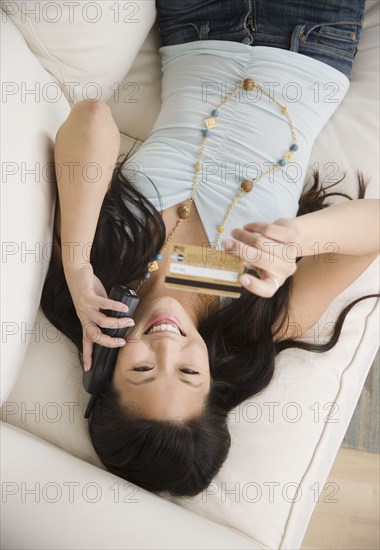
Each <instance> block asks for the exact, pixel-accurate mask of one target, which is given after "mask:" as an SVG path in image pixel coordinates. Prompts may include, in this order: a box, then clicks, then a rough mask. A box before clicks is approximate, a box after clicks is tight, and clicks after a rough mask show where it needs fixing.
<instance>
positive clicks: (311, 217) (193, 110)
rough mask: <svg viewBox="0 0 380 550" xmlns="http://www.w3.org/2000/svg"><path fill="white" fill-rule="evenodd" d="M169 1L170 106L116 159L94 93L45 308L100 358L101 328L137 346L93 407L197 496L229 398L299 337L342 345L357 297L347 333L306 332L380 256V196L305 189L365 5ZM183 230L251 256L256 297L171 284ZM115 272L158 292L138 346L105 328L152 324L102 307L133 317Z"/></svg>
mask: <svg viewBox="0 0 380 550" xmlns="http://www.w3.org/2000/svg"><path fill="white" fill-rule="evenodd" d="M157 10H158V17H159V25H160V31H161V37H162V44H163V47H162V49H161V56H162V68H163V91H162V109H161V112H160V115H159V117H158V119H157V121H156V123H155V125H154V128H153V129H152V131H151V133H150V135H149V137H148V138H147V140H146V141H145V143H144V144H143V145H142V146H141V147H140V149H139V150H138V151H137V152H136V153H135V154H133V155H132V156H130V157H129V158H127V159H124V161H123V162H118V163H117V164H116V166H115V162H116V160H117V157H118V151H119V132H118V129H117V127H116V124H115V123H114V121H113V119H112V116H111V113H110V110H109V108H108V107H107V106H106V105H105V104H103V103H100V102H94V103H93V102H80V103H78V104H76V105H75V106H74V107H73V109H72V111H71V113H70V116H69V117H68V119H67V120H66V121H65V123H64V124H63V125H62V127H61V128H60V129H59V132H58V134H57V139H56V147H55V161H56V163H57V167H59V170H58V169H57V175H58V191H59V204H58V203H57V216H56V224H55V245H56V246H55V249H54V254H53V257H52V261H51V265H50V268H49V272H48V275H47V278H46V283H45V286H44V291H43V296H42V307H43V310H44V313H45V314H46V316H47V318H48V319H49V320H50V321H51V322H52V323H53V324H54V325H55V326H56V327H57V328H59V329H60V330H61V331H62V332H63V333H64V334H65V335H66V336H67V337H68V338H69V339H70V340H71V341H72V342H74V344H75V345H76V346H77V348H78V352H79V358H80V361H81V363H82V365H83V366H84V368H85V369H86V370H88V369H90V368H91V355H92V349H93V345H94V342H97V343H98V344H101V345H103V346H107V347H115V346H120V351H119V352H118V357H117V361H116V365H115V369H114V373H113V377H112V379H111V380H109V382H108V383H106V384H105V385H104V387H103V388H102V391H101V393H100V395H99V397H98V399H97V400H96V402H95V406H94V409H93V412H92V415H91V418H90V420H89V431H90V436H91V439H92V443H93V445H94V448H95V450H96V452H97V454H98V455H99V457H100V459H101V460H102V461H103V463H104V464H105V466H106V467H107V468H108V469H109V470H110V471H112V472H113V473H115V474H117V475H119V476H121V477H123V478H125V479H127V480H129V481H130V482H134V483H136V484H138V485H140V486H141V487H144V488H146V489H148V490H150V491H153V492H160V491H168V492H169V493H170V494H172V495H188V496H192V495H196V494H197V493H199V492H200V491H202V490H203V489H205V488H206V487H207V485H208V484H209V483H210V481H211V480H212V478H213V477H214V476H215V474H216V473H217V472H218V470H219V469H220V467H221V465H222V464H223V462H224V461H225V459H226V457H227V454H228V450H229V446H230V436H229V433H228V429H227V417H228V412H229V411H231V409H233V408H234V407H236V406H237V405H238V404H239V403H241V402H243V401H244V400H246V399H248V398H250V397H252V396H254V395H255V394H257V393H258V392H260V391H262V390H263V389H264V388H266V387H267V385H268V384H269V383H270V380H271V378H272V376H273V372H274V368H275V358H276V355H277V354H278V353H279V352H281V351H282V350H284V349H286V348H289V347H299V348H301V349H305V350H310V351H314V352H315V351H318V352H323V351H327V350H329V349H331V348H332V347H333V346H334V345H335V343H336V341H337V340H338V338H339V334H340V330H341V327H342V324H343V321H344V318H345V315H346V314H347V312H348V310H349V309H350V308H351V307H352V306H353V305H354V304H355V303H356V302H354V303H353V304H350V305H349V306H348V307H347V308H345V310H344V311H343V312H342V313H341V315H340V317H339V319H338V320H337V323H336V326H335V329H334V333H333V335H332V337H331V339H330V341H329V342H328V343H326V344H323V345H317V344H315V345H313V344H306V343H303V342H302V335H303V334H304V333H305V332H306V331H307V330H308V329H309V328H310V327H311V326H312V325H313V324H315V323H316V322H317V321H318V319H319V318H320V317H321V315H322V313H323V312H324V311H325V309H326V308H327V307H328V305H329V304H330V302H331V301H332V300H333V299H334V298H335V297H336V296H337V295H338V294H339V293H340V292H341V291H343V290H344V288H346V287H347V286H348V285H350V284H351V283H352V282H353V281H354V280H355V279H356V278H357V277H358V276H359V275H360V274H361V273H362V272H363V271H364V270H365V269H366V268H367V267H368V266H369V265H370V264H371V262H372V261H373V260H374V259H375V258H376V256H377V254H378V250H379V242H378V235H379V231H378V227H377V225H376V224H377V209H378V201H376V200H369V199H364V198H363V197H364V192H365V185H364V182H363V178H362V176H360V175H359V176H358V177H359V192H358V199H355V200H353V199H351V197H349V196H348V195H346V194H342V193H340V194H341V196H342V197H343V198H345V199H346V200H344V201H342V202H341V203H340V204H337V205H334V206H330V207H329V208H326V207H327V206H329V205H328V203H326V201H325V199H326V198H327V197H328V196H331V195H334V194H337V193H333V192H330V193H327V192H326V190H325V189H323V188H322V186H321V184H320V179H319V176H318V173H314V183H313V184H312V185H311V187H310V188H309V190H308V191H305V190H304V185H305V180H306V175H307V174H306V172H307V168H308V161H309V156H310V150H311V148H312V145H313V143H314V141H315V138H316V137H317V135H318V133H319V131H320V130H321V129H322V127H323V126H324V125H325V124H326V122H327V121H328V120H329V118H330V117H331V116H332V115H333V113H334V112H335V110H336V109H337V107H338V106H339V104H340V102H341V101H342V99H343V97H344V95H345V94H346V92H347V90H348V88H349V83H350V77H351V69H352V64H353V60H354V57H355V54H356V50H357V46H358V43H359V40H360V33H361V24H362V17H363V11H364V1H362V0H358V1H355V2H349V3H348V2H342V1H340V0H329V2H319V3H318V5H315V6H314V4H311V3H308V2H303V1H301V0H298V1H294V2H291V3H287V2H280V1H277V0H272V1H271V2H268V1H265V0H256V1H255V2H253V1H248V0H234V1H229V0H207V1H205V0H202V1H201V0H160V1H159V2H157ZM322 92H323V93H322ZM95 165H96V166H97V170H98V172H97V175H98V177H96V174H95V175H94V174H91V175H88V176H87V178H85V177H84V176H83V174H84V173H85V170H88V168H89V167H90V168H91V167H92V169H94V166H95ZM99 168H100V170H99ZM86 174H87V172H86ZM86 179H87V181H86ZM90 181H92V183H90ZM338 194H339V193H338ZM350 199H351V200H350ZM353 220H355V223H353ZM231 237H232V238H231ZM170 242H177V243H184V244H191V245H197V246H203V247H205V248H207V247H208V249H209V250H212V249H219V250H220V249H222V248H226V249H227V250H228V251H230V252H231V253H233V254H235V255H236V256H239V257H241V258H243V259H244V265H245V271H246V272H245V274H244V275H243V276H242V278H241V279H240V282H241V285H242V292H241V297H240V298H238V299H233V298H231V299H222V298H221V297H212V296H210V295H207V294H205V293H198V292H196V291H195V292H185V291H180V290H175V289H171V288H166V287H165V285H164V279H165V274H166V268H167V265H168V261H169V254H168V245H169V243H170ZM316 243H317V247H318V248H316ZM331 243H333V247H332V248H331ZM331 252H333V254H331ZM115 283H120V284H123V285H126V286H129V287H131V288H133V289H135V290H136V291H137V292H138V296H139V298H140V302H139V305H138V308H137V310H136V312H135V315H134V325H135V326H134V328H133V330H132V332H131V334H130V336H128V337H127V338H126V342H125V341H122V343H121V344H120V343H118V342H117V341H116V340H115V339H113V338H111V337H110V336H107V335H105V334H102V333H101V331H100V329H99V327H102V328H107V327H115V326H131V324H133V321H131V320H130V319H126V320H124V321H121V322H120V323H119V324H118V325H116V324H115V323H117V320H116V319H115V318H108V317H107V316H105V315H104V314H103V313H102V312H100V311H99V310H100V309H101V308H105V309H112V310H115V311H125V306H123V304H121V303H120V302H115V301H113V300H110V299H108V298H107V296H108V294H109V292H110V290H111V288H112V286H113V284H115ZM364 298H366V297H364ZM364 298H361V299H364ZM123 323H124V325H123Z"/></svg>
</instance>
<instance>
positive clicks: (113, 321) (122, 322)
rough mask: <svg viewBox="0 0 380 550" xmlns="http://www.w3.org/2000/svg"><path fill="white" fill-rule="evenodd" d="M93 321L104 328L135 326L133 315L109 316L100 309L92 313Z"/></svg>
mask: <svg viewBox="0 0 380 550" xmlns="http://www.w3.org/2000/svg"><path fill="white" fill-rule="evenodd" d="M91 321H94V322H95V323H96V324H97V325H98V326H99V327H102V328H114V329H119V328H125V327H133V326H135V322H134V320H133V319H132V317H108V315H105V314H104V313H101V312H100V311H93V314H92V315H91Z"/></svg>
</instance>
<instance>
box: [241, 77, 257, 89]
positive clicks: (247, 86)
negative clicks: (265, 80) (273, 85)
mask: <svg viewBox="0 0 380 550" xmlns="http://www.w3.org/2000/svg"><path fill="white" fill-rule="evenodd" d="M254 87H255V82H254V81H253V80H252V79H251V78H246V79H245V80H244V82H243V88H244V90H248V91H249V90H253V88H254Z"/></svg>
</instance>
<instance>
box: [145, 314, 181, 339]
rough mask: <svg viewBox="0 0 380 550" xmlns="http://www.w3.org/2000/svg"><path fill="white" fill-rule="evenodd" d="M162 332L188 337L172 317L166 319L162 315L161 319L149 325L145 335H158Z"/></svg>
mask: <svg viewBox="0 0 380 550" xmlns="http://www.w3.org/2000/svg"><path fill="white" fill-rule="evenodd" d="M161 332H171V333H172V334H178V335H179V336H186V334H185V332H184V331H183V329H182V328H181V327H180V326H179V323H178V322H177V321H176V319H175V318H174V317H172V316H170V317H165V316H163V315H161V316H160V317H159V319H157V318H156V319H155V320H153V322H152V323H150V324H149V326H148V328H147V329H146V330H145V331H144V334H158V333H161Z"/></svg>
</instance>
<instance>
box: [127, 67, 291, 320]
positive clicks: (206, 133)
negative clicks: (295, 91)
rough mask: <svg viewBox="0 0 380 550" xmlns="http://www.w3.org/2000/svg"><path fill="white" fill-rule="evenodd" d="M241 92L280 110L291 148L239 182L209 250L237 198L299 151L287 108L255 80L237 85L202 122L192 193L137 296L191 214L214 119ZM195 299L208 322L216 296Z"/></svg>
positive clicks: (142, 281) (180, 211) (138, 286)
mask: <svg viewBox="0 0 380 550" xmlns="http://www.w3.org/2000/svg"><path fill="white" fill-rule="evenodd" d="M241 88H243V89H244V90H246V91H251V90H253V89H254V88H258V89H259V90H260V91H261V92H262V93H263V94H264V95H266V96H267V97H268V98H269V99H270V100H272V101H274V102H275V103H276V104H277V105H278V106H279V107H280V109H281V111H282V113H284V115H285V116H286V118H287V120H288V123H289V127H290V133H291V135H292V144H291V145H290V147H289V149H288V150H287V152H286V153H285V155H284V157H283V158H281V159H279V160H278V161H277V162H274V163H273V165H271V166H270V167H269V168H268V170H266V171H265V172H262V173H261V174H260V175H258V176H256V177H255V178H253V179H244V180H243V181H242V182H241V184H240V187H239V191H238V192H237V193H236V195H235V197H234V198H233V199H232V201H231V204H230V206H229V207H228V209H227V211H226V213H225V216H224V219H223V221H222V223H221V225H218V226H217V231H218V236H217V238H216V241H215V243H214V245H211V243H210V246H211V247H212V248H214V249H215V248H216V247H217V246H218V244H219V241H220V239H221V236H222V233H223V232H224V228H225V224H226V222H227V220H228V218H229V216H230V215H231V212H232V210H233V209H234V207H235V204H236V203H237V202H238V200H239V199H240V197H241V196H242V195H244V194H247V193H250V192H251V191H252V189H253V187H254V185H255V184H256V183H257V182H258V181H259V180H260V179H261V178H262V177H263V176H265V175H266V174H268V173H269V172H270V170H271V169H272V168H273V169H276V168H279V167H281V168H282V167H284V166H285V165H286V164H287V163H288V162H290V161H291V159H292V156H293V154H294V152H295V151H297V150H298V145H297V137H296V133H295V129H294V123H293V120H292V118H291V116H290V114H289V109H288V107H286V106H285V105H283V104H282V103H280V101H278V100H277V99H276V98H275V97H274V96H273V95H271V94H270V93H269V92H267V91H266V90H265V89H264V88H263V87H262V86H260V85H259V84H258V83H257V82H255V81H254V80H252V79H250V78H246V79H245V80H243V81H241V82H238V83H237V84H236V86H235V89H234V91H233V92H232V93H231V94H230V95H229V96H228V97H227V98H226V99H225V100H224V101H222V102H221V103H220V104H219V105H218V106H217V107H216V108H215V109H214V110H213V111H212V112H211V116H210V117H208V118H206V119H205V120H204V123H205V125H206V128H205V129H203V130H202V134H203V139H202V142H201V147H200V150H199V155H198V160H197V163H196V165H195V167H194V181H193V187H192V190H191V195H190V197H189V198H188V199H187V201H186V204H184V205H181V206H179V207H178V210H177V214H178V219H177V222H176V224H175V226H174V228H173V229H172V231H171V232H170V234H169V236H168V237H167V239H166V241H165V243H164V245H163V246H162V248H161V250H160V251H159V252H158V253H157V254H156V256H155V259H154V260H153V261H152V262H150V263H149V264H148V271H147V272H146V273H145V275H144V278H143V279H142V280H141V281H140V282H139V284H138V285H137V288H136V292H137V294H138V293H139V291H140V290H141V288H142V286H143V285H144V284H145V282H146V281H147V280H148V279H150V278H151V276H152V273H153V272H154V271H157V270H158V269H159V266H158V262H159V261H161V260H162V258H163V252H164V251H165V249H166V247H167V246H168V244H169V242H170V241H171V240H172V238H173V237H174V235H175V233H176V231H177V229H178V227H179V226H180V224H181V223H182V222H183V221H185V220H187V219H189V217H190V213H191V205H192V204H193V202H194V197H195V193H196V190H197V187H198V178H199V173H200V172H201V170H202V159H203V155H204V151H205V146H206V141H207V140H208V138H209V137H211V136H212V132H211V130H212V129H214V128H215V127H216V119H217V118H218V117H219V115H220V110H221V109H222V108H223V107H225V105H227V104H228V103H229V102H230V101H231V99H233V98H234V97H235V96H236V94H237V93H238V92H239V90H240V89H241ZM198 296H199V298H200V299H201V300H202V302H203V303H204V304H205V305H206V318H207V317H208V312H209V306H210V304H211V303H212V302H213V301H214V300H215V296H212V295H210V294H203V293H199V294H198Z"/></svg>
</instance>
